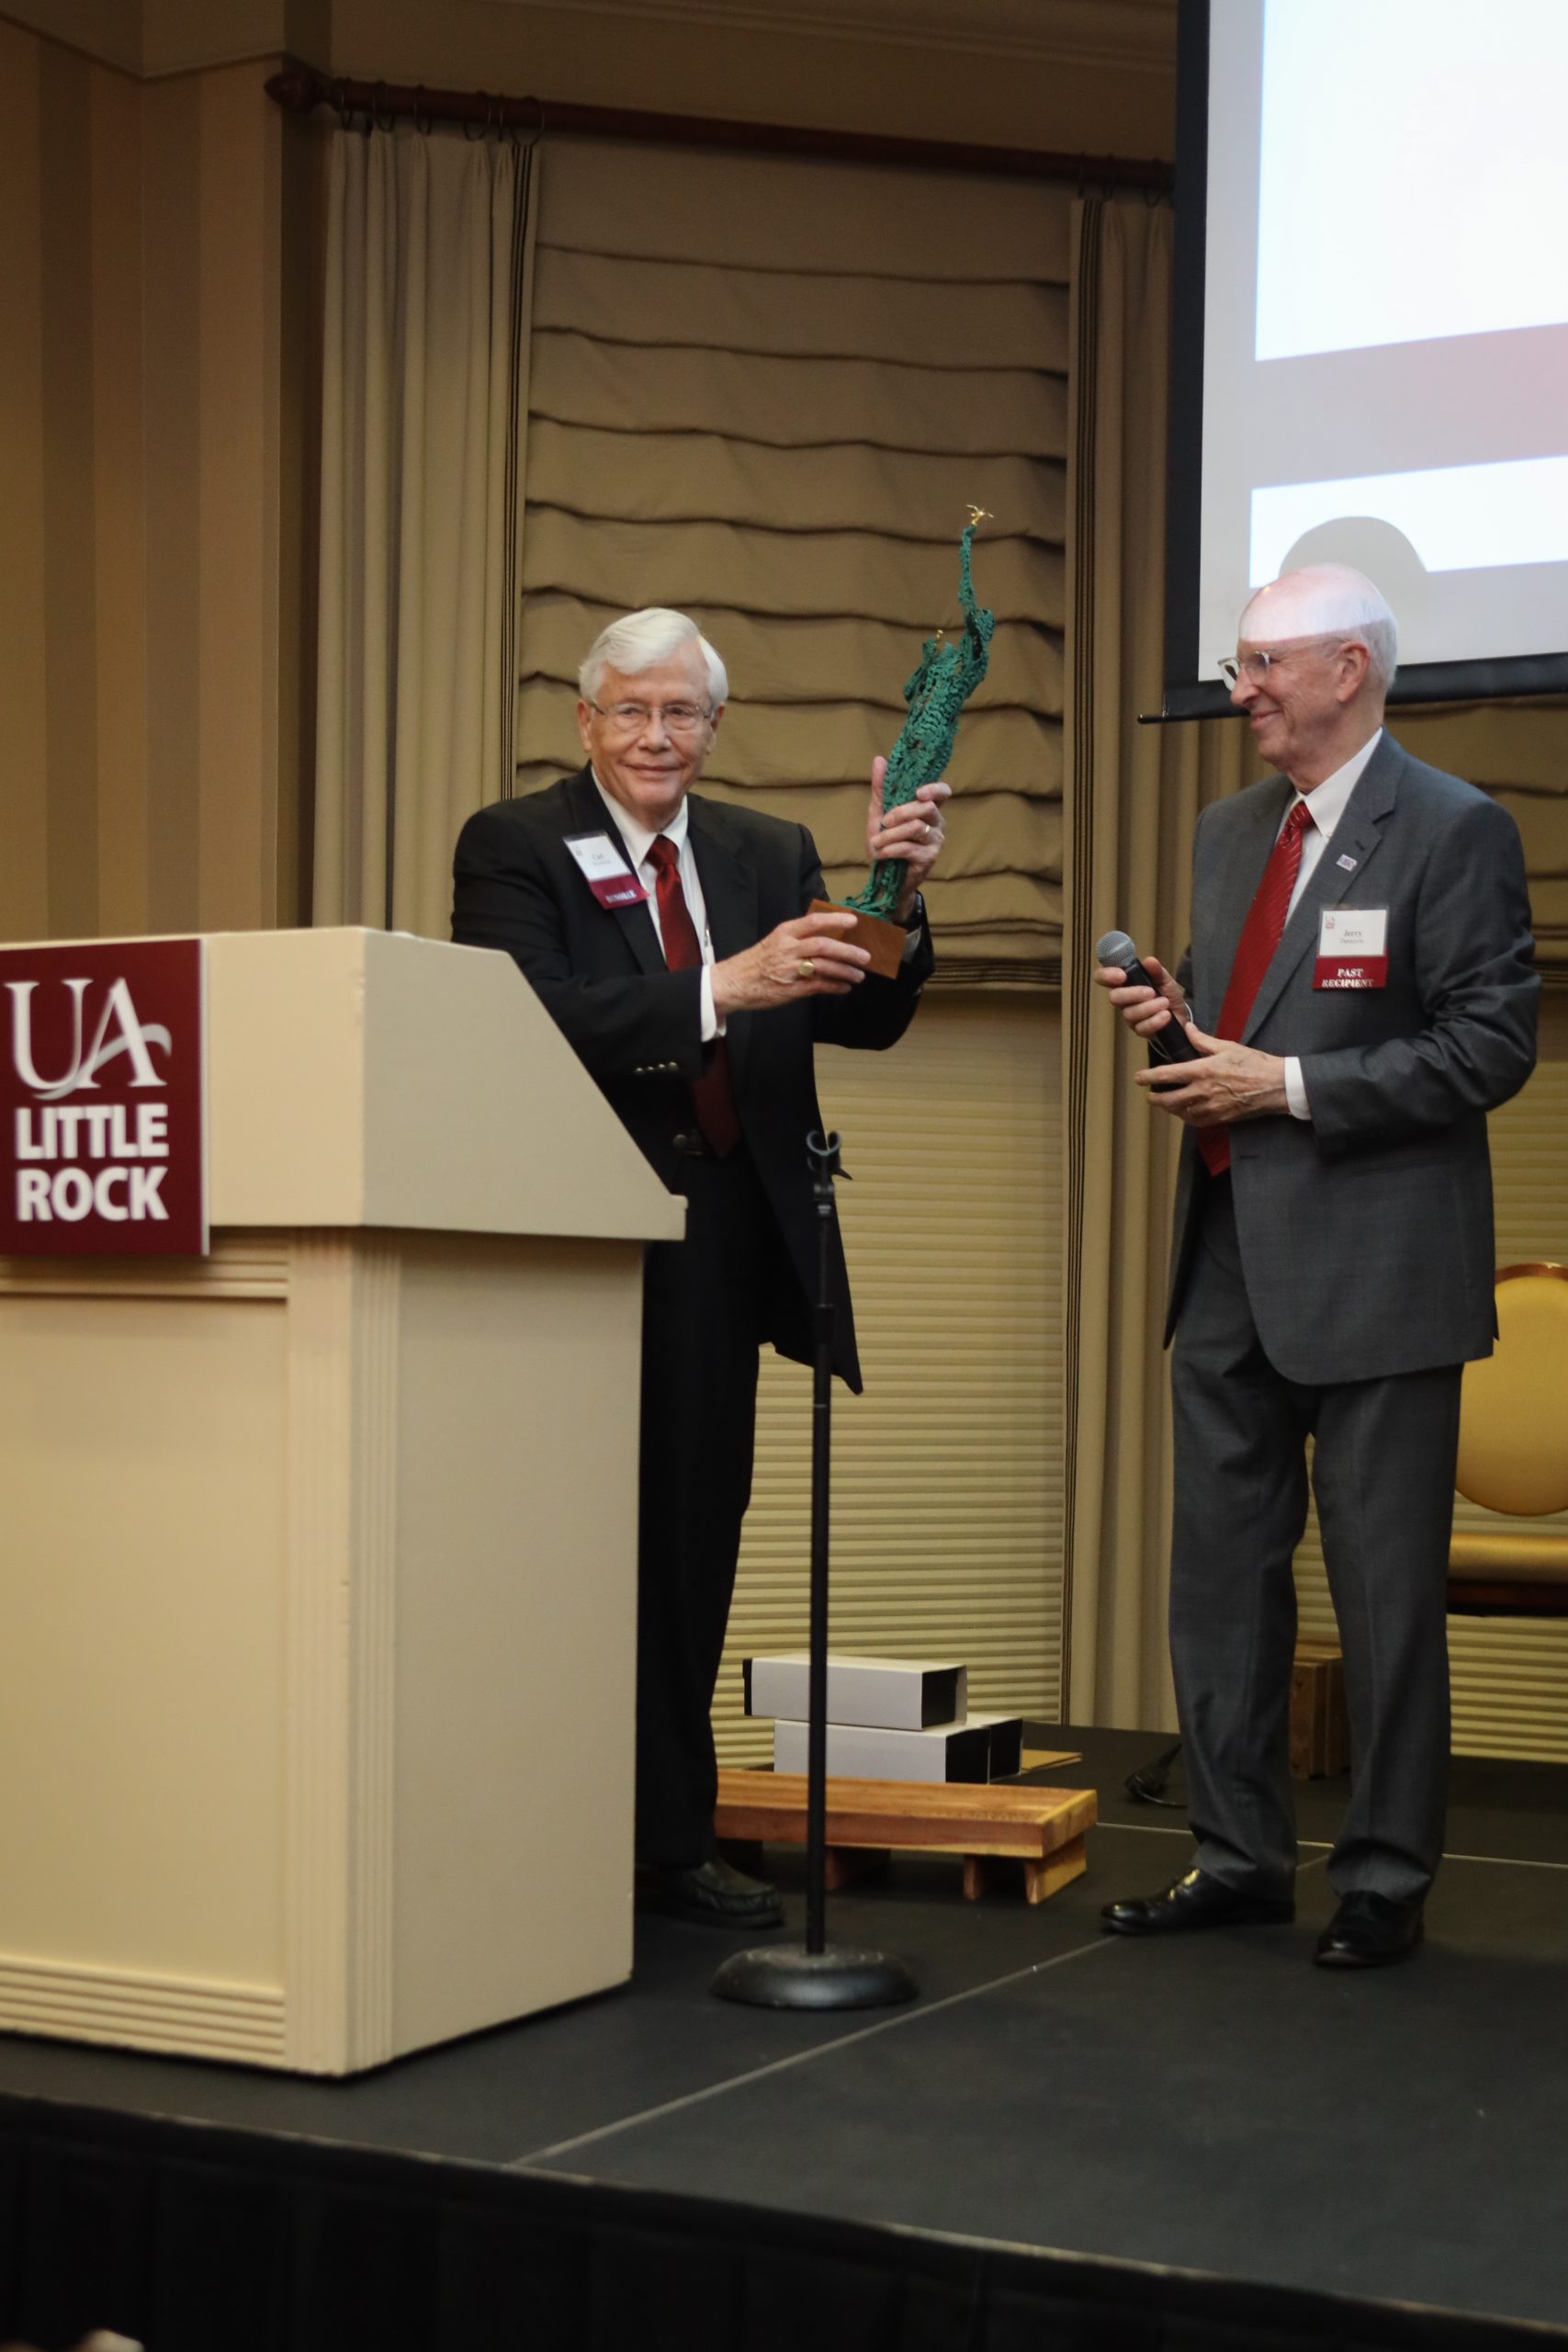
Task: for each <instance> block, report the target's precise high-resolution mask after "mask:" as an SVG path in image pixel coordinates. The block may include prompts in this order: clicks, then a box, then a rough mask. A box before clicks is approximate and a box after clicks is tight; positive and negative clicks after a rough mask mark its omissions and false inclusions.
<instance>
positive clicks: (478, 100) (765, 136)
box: [266, 61, 1171, 196]
mask: <svg viewBox="0 0 1568 2352" xmlns="http://www.w3.org/2000/svg"><path fill="white" fill-rule="evenodd" d="M266 94H267V96H268V97H269V98H272V99H274V100H276V104H277V105H279V106H280V107H285V108H287V109H288V112H289V113H291V114H309V113H310V111H311V110H312V108H314V107H323V106H324V107H335V109H336V110H337V112H338V113H339V114H340V115H344V116H345V117H346V116H352V115H363V116H364V117H365V119H366V121H367V125H376V124H386V123H391V122H399V121H413V122H419V123H434V122H456V123H461V124H463V125H465V126H472V127H477V128H478V129H479V130H481V131H489V130H534V131H539V130H562V131H570V132H572V133H574V134H576V135H577V136H580V137H583V138H597V139H641V140H646V141H652V142H656V143H658V144H660V145H667V146H673V147H721V148H728V149H731V150H736V151H745V152H749V153H753V154H757V153H761V154H770V155H814V156H817V157H819V158H822V159H824V160H829V161H831V162H833V163H851V164H901V165H903V166H904V167H905V168H906V169H909V170H916V171H926V172H976V173H987V174H989V175H992V176H993V177H995V178H998V179H1014V180H1066V181H1068V182H1070V183H1073V184H1074V185H1076V186H1077V187H1081V188H1107V189H1109V188H1142V189H1144V190H1145V192H1146V193H1148V194H1150V195H1157V196H1163V195H1166V194H1168V192H1169V189H1170V185H1171V166H1170V165H1169V164H1166V163H1162V162H1160V161H1158V160H1157V159H1155V158H1150V159H1148V160H1146V161H1145V160H1141V159H1139V158H1137V157H1134V156H1126V155H1063V154H1056V153H1052V152H1051V151H1049V150H1048V149H1044V148H1035V147H987V146H984V145H980V144H972V143H969V142H965V141H956V140H947V139H897V138H890V137H887V136H885V135H884V134H883V133H881V132H879V131H864V130H811V129H807V127H806V126H804V125H801V124H790V123H766V122H733V121H728V120H726V119H723V118H721V117H719V116H716V115H686V114H646V113H643V112H642V111H641V110H640V109H638V108H636V107H580V106H570V105H567V104H565V103H563V102H561V101H558V100H557V99H554V98H551V99H548V100H546V99H544V98H508V97H502V96H491V95H490V94H489V93H488V92H486V91H484V90H427V89H426V88H424V87H423V85H417V86H415V87H413V88H412V89H411V88H410V87H409V86H408V85H406V84H400V83H395V82H360V81H354V80H351V79H349V78H347V77H345V76H343V75H339V76H338V77H336V78H335V79H334V78H331V77H329V76H328V75H326V74H318V73H316V72H315V70H314V69H313V68H312V67H311V66H309V65H301V64H298V63H296V62H293V61H290V62H288V64H286V65H285V66H284V67H283V69H282V71H281V72H280V73H276V74H273V76H272V78H271V79H270V81H269V82H268V83H267V85H266Z"/></svg>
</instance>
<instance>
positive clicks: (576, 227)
mask: <svg viewBox="0 0 1568 2352" xmlns="http://www.w3.org/2000/svg"><path fill="white" fill-rule="evenodd" d="M1069 209H1070V199H1069V198H1068V197H1067V195H1066V192H1065V191H1064V190H1063V189H1061V188H1058V187H1045V186H1039V185H1020V184H1012V183H1009V182H1006V181H1002V180H991V179H986V178H983V177H979V176H976V178H974V179H955V178H953V177H952V176H941V177H939V176H937V175H929V174H920V173H915V172H889V171H886V170H874V169H871V168H869V167H865V168H862V167H857V166H854V165H850V164H837V163H818V162H812V163H806V162H801V163H795V162H790V161H785V160H782V159H779V158H774V157H771V156H757V155H732V154H713V153H682V152H680V151H673V150H666V149H656V148H648V147H638V146H636V145H633V144H630V143H619V142H616V143H610V142H604V143H597V142H588V141H563V142H560V143H559V144H552V145H551V147H550V151H549V168H548V172H547V175H546V178H545V182H544V186H543V189H542V200H541V204H540V209H539V230H538V264H537V273H536V291H535V300H534V310H533V355H532V384H531V391H530V400H529V409H530V414H529V420H528V437H527V503H526V511H525V528H524V556H523V565H524V579H523V585H524V605H523V617H522V635H521V644H520V661H519V681H518V733H517V752H518V766H517V785H518V789H519V790H522V791H527V790H530V789H532V788H534V787H535V786H538V785H542V784H545V783H547V782H549V781H550V780H551V779H552V778H553V777H555V776H558V775H561V774H563V773H565V772H566V771H568V770H569V769H570V768H572V767H575V766H576V765H577V763H578V761H579V759H580V757H581V754H580V752H579V749H578V742H577V729H576V725H575V722H574V719H573V715H572V707H573V702H574V699H575V695H576V671H577V665H578V663H579V662H580V661H581V657H582V654H583V652H584V650H585V649H586V647H587V645H588V644H589V642H590V641H591V639H592V637H593V635H594V633H595V632H596V630H597V629H598V628H600V627H601V626H602V624H603V623H604V621H605V620H606V619H607V618H609V617H610V616H611V615H612V614H613V613H615V612H616V611H617V610H625V609H626V607H627V606H629V605H643V604H660V605H679V606H681V607H682V608H683V609H685V610H687V611H690V612H692V613H693V614H694V616H696V618H697V619H698V620H699V621H700V622H701V624H702V626H703V627H704V628H705V629H706V630H707V632H708V634H709V635H710V636H711V637H712V639H713V640H714V642H715V643H716V645H717V646H718V648H719V650H720V651H721V652H722V653H723V655H724V657H725V660H726V662H727V663H728V668H729V672H730V678H731V684H732V690H733V692H732V700H731V703H730V707H729V709H728V712H727V714H726V718H725V722H724V726H723V728H722V729H721V730H720V733H719V736H718V739H717V741H716V745H715V748H714V752H713V755H712V757H711V759H710V760H709V763H708V766H707V770H706V774H705V786H704V788H705V790H712V791H714V792H715V793H716V795H717V796H718V797H727V796H731V795H733V796H736V797H739V796H744V797H746V799H747V800H748V801H749V803H750V804H751V805H754V806H758V807H761V808H764V809H772V810H773V811H775V812H776V813H778V814H781V815H784V816H788V817H792V818H795V819H797V820H800V821H802V822H804V823H806V824H807V825H809V826H810V828H811V830H812V831H813V833H814V834H815V835H816V838H817V841H818V845H819V847H820V849H821V851H822V854H823V859H824V862H825V864H826V865H827V867H828V869H829V887H830V888H833V889H835V890H844V889H856V888H860V887H861V885H862V883H863V881H864V878H865V855H864V833H865V801H866V777H867V775H868V772H869V769H870V765H871V761H872V758H873V756H874V753H875V752H878V751H886V750H888V749H889V748H890V746H891V744H892V741H893V740H894V738H895V736H896V735H897V730H898V729H899V727H900V725H901V724H902V722H903V718H904V705H903V702H902V699H901V691H902V687H903V684H904V680H905V679H906V678H907V677H908V674H909V672H910V671H911V670H912V669H913V668H914V666H915V662H916V660H917V658H918V655H919V648H920V644H921V641H922V639H924V638H925V637H926V636H927V634H928V633H929V632H930V631H931V630H932V629H934V628H938V627H947V628H953V627H955V626H956V625H957V620H958V606H957V583H958V537H959V533H960V531H961V529H962V527H963V525H964V521H965V519H966V515H967V509H968V506H969V504H970V503H971V502H973V503H976V504H977V505H981V506H985V507H988V508H989V509H991V511H992V515H993V517H994V519H993V520H992V521H990V522H988V523H987V524H986V525H985V526H983V530H982V535H981V537H980V539H979V541H978V543H977V544H976V551H975V577H976V586H977V588H978V591H979V593H980V595H981V597H982V599H983V600H984V601H985V602H986V603H987V604H988V605H991V606H992V607H993V608H994V610H995V612H996V614H997V633H996V638H995V640H994V643H993V647H992V655H991V667H990V674H989V676H988V677H987V681H986V684H985V685H984V686H983V687H982V688H981V690H980V692H979V693H978V694H977V695H976V697H975V699H974V701H973V703H972V704H971V706H970V707H969V710H968V712H967V714H966V716H965V718H964V726H963V729H962V730H961V732H960V736H959V741H958V749H957V755H956V758H955V761H954V763H953V769H952V775H953V786H954V789H955V791H956V793H957V796H958V801H957V807H956V809H955V810H954V812H953V823H952V828H951V832H952V842H951V851H950V854H949V855H948V857H946V858H945V859H944V861H943V865H942V873H941V875H940V876H939V877H938V880H937V881H936V883H935V885H934V886H933V888H932V889H931V892H930V898H931V920H932V923H933V925H934V926H935V928H936V930H937V932H938V934H939V936H940V937H941V940H942V973H943V977H944V978H954V977H956V976H958V975H960V974H963V975H964V976H966V977H969V978H982V977H985V976H986V975H987V974H990V973H996V972H998V971H999V972H1001V973H1002V974H1004V975H1005V976H1007V977H1009V978H1035V979H1039V978H1043V977H1044V975H1045V973H1046V970H1047V968H1048V967H1049V968H1050V970H1051V971H1052V972H1053V973H1054V970H1055V959H1056V957H1057V956H1058V954H1059V950H1060V934H1061V863H1062V847H1061V788H1062V767H1061V694H1062V653H1061V631H1062V619H1063V606H1062V598H1063V575H1062V532H1063V521H1064V515H1063V500H1064V490H1065V481H1066V336H1067V315H1066V304H1067V288H1066V277H1067V229H1068V217H1069Z"/></svg>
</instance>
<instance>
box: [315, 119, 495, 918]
mask: <svg viewBox="0 0 1568 2352" xmlns="http://www.w3.org/2000/svg"><path fill="white" fill-rule="evenodd" d="M532 169H533V151H532V150H531V149H530V148H526V147H519V146H516V145H513V143H511V142H510V141H497V140H493V139H485V140H477V141H470V140H466V139H464V138H462V137H460V136H456V135H454V136H448V135H446V134H445V133H432V134H425V133H423V132H420V131H417V130H407V129H400V130H396V131H380V130H378V131H373V132H372V133H370V134H369V135H368V136H366V135H364V134H363V133H361V132H358V131H354V130H339V131H338V132H337V133H336V134H335V135H334V138H333V152H332V159H331V178H330V198H329V211H328V230H327V264H326V316H325V337H324V356H323V402H322V429H321V621H320V631H319V678H320V684H319V689H318V692H319V704H318V725H317V755H316V820H315V872H314V891H313V909H314V918H315V921H316V922H319V923H333V922H352V923H374V924H385V925H389V926H390V927H392V928H394V929H397V930H404V931H415V932H423V933H429V934H431V935H432V936H434V937H441V938H444V937H445V936H446V929H447V923H448V919H449V913H450V901H451V883H450V874H451V858H452V843H453V840H454V838H455V836H456V834H457V829H458V827H459V825H460V824H461V822H462V820H463V819H464V818H465V817H466V816H468V814H469V813H470V812H471V811H472V810H473V809H478V808H479V807H480V806H482V804H483V803H484V802H485V801H487V800H494V799H499V798H500V797H502V795H503V794H504V793H505V792H507V791H509V790H510V788H511V777H512V740H511V738H512V726H513V694H512V679H513V673H514V668H515V611H516V594H515V576H514V566H515V547H516V537H517V533H516V513H517V492H518V471H517V458H518V441H519V435H518V414H519V404H520V400H521V399H522V398H523V397H525V390H524V387H525V368H524V367H523V365H522V360H523V357H524V354H525V326H526V307H527V267H528V258H529V238H528V221H529V214H530V209H531V208H530V204H529V185H530V179H531V175H532Z"/></svg>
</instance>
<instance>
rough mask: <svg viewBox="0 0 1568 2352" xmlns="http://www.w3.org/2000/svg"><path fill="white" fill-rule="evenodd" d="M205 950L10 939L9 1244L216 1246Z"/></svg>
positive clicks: (3, 1128)
mask: <svg viewBox="0 0 1568 2352" xmlns="http://www.w3.org/2000/svg"><path fill="white" fill-rule="evenodd" d="M204 956H205V951H204V947H203V944H202V942H201V941H200V940H199V939H147V940H129V941H127V940H120V941H117V942H114V943H111V944H107V945H105V946H96V945H88V946H81V947H6V948H0V1253H6V1254H10V1255H15V1256H27V1257H39V1256H48V1257H107V1256H113V1257H140V1256H144V1255H156V1256H161V1257H169V1256H182V1257H183V1256H196V1257H199V1256H204V1255H205V1254H206V1250H207V1246H208V1235H207V1087H206V1075H207V1073H206V1058H207V1054H206V986H205V979H206V973H205V962H204Z"/></svg>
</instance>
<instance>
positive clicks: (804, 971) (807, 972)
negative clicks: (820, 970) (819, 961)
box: [795, 956, 817, 980]
mask: <svg viewBox="0 0 1568 2352" xmlns="http://www.w3.org/2000/svg"><path fill="white" fill-rule="evenodd" d="M816 969H817V967H816V965H815V964H814V963H813V962H812V960H811V958H810V956H802V957H801V959H800V961H799V963H798V964H797V965H796V966H795V970H796V971H797V972H798V973H799V974H800V977H801V978H802V979H803V980H808V979H810V978H811V977H812V975H813V973H814V972H815V971H816Z"/></svg>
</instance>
